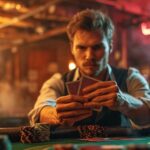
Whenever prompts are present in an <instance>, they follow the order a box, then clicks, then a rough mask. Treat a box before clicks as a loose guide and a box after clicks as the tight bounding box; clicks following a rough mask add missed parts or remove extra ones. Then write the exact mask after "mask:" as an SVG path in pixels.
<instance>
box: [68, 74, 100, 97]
mask: <svg viewBox="0 0 150 150" xmlns="http://www.w3.org/2000/svg"><path fill="white" fill-rule="evenodd" d="M96 82H99V80H98V79H95V78H92V77H89V76H85V75H83V76H82V77H81V79H80V80H77V81H72V82H67V83H66V86H67V91H68V93H69V94H70V95H80V96H81V95H83V94H82V90H83V88H85V87H87V86H89V85H91V84H94V83H96Z"/></svg>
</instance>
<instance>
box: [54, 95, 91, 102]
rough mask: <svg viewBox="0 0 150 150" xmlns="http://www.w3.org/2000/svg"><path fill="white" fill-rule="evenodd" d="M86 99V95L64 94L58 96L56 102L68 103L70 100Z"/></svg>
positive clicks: (79, 100)
mask: <svg viewBox="0 0 150 150" xmlns="http://www.w3.org/2000/svg"><path fill="white" fill-rule="evenodd" d="M87 101H88V99H87V98H86V97H83V96H78V95H66V96H62V97H59V98H58V99H57V101H56V103H58V104H59V103H70V102H81V103H84V102H87Z"/></svg>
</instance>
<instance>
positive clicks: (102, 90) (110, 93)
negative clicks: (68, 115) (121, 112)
mask: <svg viewBox="0 0 150 150" xmlns="http://www.w3.org/2000/svg"><path fill="white" fill-rule="evenodd" d="M117 92H118V86H117V84H116V82H114V81H100V82H97V83H95V84H92V85H90V86H88V87H86V88H84V89H83V94H84V97H86V98H88V99H89V102H85V103H84V106H85V107H86V108H92V109H95V108H96V109H98V108H100V107H101V106H106V107H108V108H110V109H114V108H115V107H116V104H117V101H116V99H117Z"/></svg>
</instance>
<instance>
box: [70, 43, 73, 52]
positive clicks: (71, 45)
mask: <svg viewBox="0 0 150 150" xmlns="http://www.w3.org/2000/svg"><path fill="white" fill-rule="evenodd" d="M70 51H71V54H72V55H73V42H70Z"/></svg>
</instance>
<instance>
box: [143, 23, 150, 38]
mask: <svg viewBox="0 0 150 150" xmlns="http://www.w3.org/2000/svg"><path fill="white" fill-rule="evenodd" d="M149 24H150V23H149ZM141 29H142V33H143V34H144V35H150V27H148V23H144V22H143V23H142V24H141Z"/></svg>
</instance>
